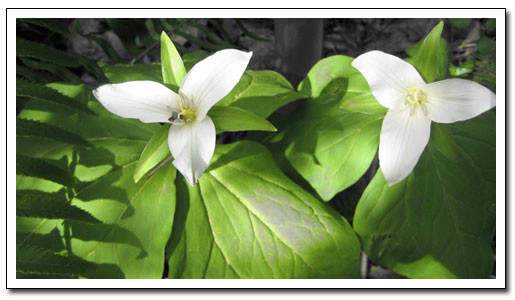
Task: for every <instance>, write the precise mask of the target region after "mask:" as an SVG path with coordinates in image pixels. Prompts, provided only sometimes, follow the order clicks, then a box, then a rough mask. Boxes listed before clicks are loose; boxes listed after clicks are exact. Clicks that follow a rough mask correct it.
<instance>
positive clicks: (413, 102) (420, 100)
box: [404, 89, 429, 116]
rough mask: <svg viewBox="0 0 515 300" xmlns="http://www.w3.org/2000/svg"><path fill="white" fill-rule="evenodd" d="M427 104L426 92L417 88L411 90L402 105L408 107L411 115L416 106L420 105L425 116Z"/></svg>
mask: <svg viewBox="0 0 515 300" xmlns="http://www.w3.org/2000/svg"><path fill="white" fill-rule="evenodd" d="M427 104H429V101H428V100H427V97H426V93H424V91H422V90H417V89H413V90H411V91H410V92H409V93H408V95H407V96H406V99H405V102H404V105H406V106H408V107H409V109H410V116H412V115H413V112H414V111H415V110H416V109H417V107H420V109H421V110H422V112H423V113H424V115H425V116H427Z"/></svg>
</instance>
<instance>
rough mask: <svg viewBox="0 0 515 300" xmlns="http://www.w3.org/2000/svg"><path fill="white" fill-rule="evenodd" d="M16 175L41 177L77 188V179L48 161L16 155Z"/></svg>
mask: <svg viewBox="0 0 515 300" xmlns="http://www.w3.org/2000/svg"><path fill="white" fill-rule="evenodd" d="M16 174H18V175H23V176H31V177H39V178H43V179H46V180H50V181H52V182H55V183H59V184H62V185H64V186H69V187H72V186H75V185H76V184H77V179H76V178H75V177H74V176H73V175H72V174H70V173H69V172H68V171H67V170H63V169H61V168H59V167H57V166H56V165H55V164H53V163H51V162H50V161H48V160H44V159H40V158H33V157H29V156H25V155H21V154H16Z"/></svg>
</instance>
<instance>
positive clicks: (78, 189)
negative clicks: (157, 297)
mask: <svg viewBox="0 0 515 300" xmlns="http://www.w3.org/2000/svg"><path fill="white" fill-rule="evenodd" d="M52 87H53V88H55V89H57V90H58V91H59V92H61V93H63V94H66V95H67V96H69V97H72V98H74V100H76V101H79V102H82V103H83V104H86V103H90V107H91V108H92V109H93V110H94V111H95V112H96V113H97V114H98V115H97V116H94V115H91V114H85V113H82V112H79V111H75V110H72V109H69V108H67V107H65V106H60V105H56V104H53V103H50V102H30V103H28V104H27V106H26V107H25V109H24V111H23V112H22V113H21V114H20V118H24V119H33V120H37V121H39V122H45V123H48V124H49V125H51V126H56V127H57V126H58V127H63V128H67V129H68V130H69V131H70V132H73V133H74V134H77V135H81V136H83V137H84V138H85V139H86V140H87V141H88V142H89V143H91V144H92V145H93V147H90V148H83V147H80V148H76V147H75V146H72V145H69V144H68V143H62V142H60V141H55V140H50V139H45V140H41V141H40V142H39V144H38V147H29V145H31V144H32V143H33V142H34V138H33V137H24V136H18V137H17V149H18V152H21V154H23V155H25V156H29V155H30V156H32V157H38V158H37V159H38V160H42V159H43V157H44V158H45V159H46V160H48V159H52V160H59V161H61V160H63V159H64V160H66V161H68V162H70V163H69V164H70V169H72V170H74V173H73V174H74V175H75V176H76V177H77V178H78V179H79V180H80V183H79V184H78V185H77V186H75V188H74V189H73V190H68V191H67V194H70V193H71V197H70V199H71V202H69V204H68V205H65V204H63V203H62V201H59V199H57V198H56V197H53V196H52V195H54V193H56V192H57V191H58V190H59V189H60V187H59V186H56V185H55V184H52V183H51V182H48V181H46V180H41V179H37V178H32V177H25V176H19V177H18V179H17V189H19V190H24V189H31V190H37V191H38V192H34V193H37V195H39V196H41V197H40V198H43V199H47V200H43V201H46V202H48V205H49V206H50V205H53V206H52V207H59V208H60V209H61V210H62V209H73V210H74V211H75V214H78V209H80V210H81V211H83V212H84V213H85V214H89V215H91V216H92V218H94V219H96V220H99V221H100V222H96V223H91V222H84V220H80V221H77V220H76V219H77V218H74V217H73V215H69V216H67V217H66V218H62V219H57V220H50V219H46V218H45V219H40V218H36V216H40V217H42V215H41V214H43V213H46V214H48V213H49V212H44V211H43V207H40V209H39V210H41V211H40V212H39V214H40V215H37V214H35V213H34V212H32V214H31V217H29V218H27V217H25V216H27V214H28V213H26V212H23V210H22V211H20V213H19V214H20V217H19V218H18V224H17V230H18V231H19V232H20V234H24V233H27V232H29V233H31V235H34V234H36V235H39V236H44V235H47V234H48V233H49V232H52V231H53V230H54V229H55V228H56V227H62V228H63V229H62V230H63V231H64V233H63V234H64V239H65V242H66V245H67V247H69V248H70V249H71V251H72V252H71V253H69V255H68V257H70V258H71V257H77V258H80V259H81V261H82V260H87V261H88V264H91V265H94V266H96V267H95V270H96V271H95V273H92V274H89V273H88V274H83V276H84V277H88V278H97V277H101V278H111V277H116V278H123V277H126V278H161V276H162V272H163V268H164V265H163V261H164V247H165V245H166V242H167V241H168V238H169V236H170V231H171V227H172V222H173V215H174V207H175V188H174V186H173V185H170V183H171V182H173V181H174V178H175V169H174V168H173V167H172V166H171V165H167V166H166V167H163V168H162V169H160V170H159V171H158V172H156V173H155V174H154V175H153V176H152V177H150V178H148V179H146V180H140V181H139V182H138V183H137V184H135V183H134V179H133V173H134V169H135V166H136V163H137V161H138V158H139V156H140V153H141V151H142V149H143V147H144V145H145V143H146V141H147V140H148V139H149V138H150V136H151V135H152V133H153V132H155V130H156V129H158V128H159V127H160V126H159V125H155V126H154V125H152V124H142V123H141V122H138V121H136V120H127V119H121V118H118V117H116V116H113V115H112V114H111V113H109V112H107V111H105V110H104V109H103V108H102V107H101V105H100V104H99V103H98V102H96V101H95V100H93V99H92V96H91V88H89V87H86V86H84V85H63V84H60V85H52ZM21 154H20V155H21ZM32 159H33V160H34V159H36V158H32ZM46 170H47V172H49V171H51V169H49V168H46ZM40 178H41V176H40ZM42 178H44V177H42ZM45 193H47V194H45ZM48 193H51V194H48ZM45 197H46V198H45ZM35 199H36V198H34V200H33V201H36V200H35ZM51 201H54V202H55V203H53V202H51ZM46 202H45V203H46ZM40 204H41V205H42V204H44V203H43V202H41V203H40ZM41 205H39V206H41ZM65 207H68V208H65ZM35 209H38V208H37V207H36V208H35ZM57 214H58V213H57V212H55V215H54V217H60V215H57ZM47 217H48V215H47ZM67 230H68V231H69V232H71V234H68V237H67V233H66V232H67ZM149 233H151V234H149ZM37 242H38V241H37V240H33V239H32V240H31V243H29V244H35V243H36V244H37ZM42 246H43V245H39V247H42ZM105 264H109V265H113V266H116V268H117V269H118V270H119V272H118V273H116V274H115V273H113V272H112V270H110V269H109V268H107V267H105ZM43 265H44V264H43ZM78 266H80V264H78ZM68 267H69V272H70V273H73V272H72V271H73V270H75V267H76V266H75V265H70V266H68ZM42 277H43V275H42Z"/></svg>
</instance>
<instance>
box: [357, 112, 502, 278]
mask: <svg viewBox="0 0 515 300" xmlns="http://www.w3.org/2000/svg"><path fill="white" fill-rule="evenodd" d="M494 119H495V114H493V113H491V112H489V113H485V114H484V115H483V116H481V117H478V118H476V119H473V120H469V121H465V122H462V123H456V124H453V125H450V128H451V131H452V138H453V139H454V141H455V144H456V145H457V148H458V153H459V158H456V157H449V155H448V153H445V152H441V151H440V149H439V148H438V147H437V146H436V145H435V142H434V141H433V140H432V139H431V141H430V143H429V145H428V147H427V148H426V150H425V151H424V153H423V154H422V157H421V158H420V160H419V162H418V164H417V166H416V168H415V170H414V171H413V173H412V174H411V175H410V176H409V177H408V178H407V179H405V180H404V181H402V182H401V183H399V184H397V185H394V186H392V187H388V184H387V183H386V181H385V179H384V176H383V175H382V174H381V172H378V173H377V174H376V176H375V177H374V179H373V180H372V182H371V183H370V184H369V186H368V187H367V189H366V190H365V193H364V194H363V196H362V198H361V199H360V201H359V203H358V206H357V208H356V214H355V216H354V228H355V230H356V231H357V232H358V234H359V235H360V237H361V240H362V245H363V247H364V249H365V251H366V252H367V254H368V255H369V257H370V258H371V259H372V260H373V261H375V262H377V263H379V264H381V265H384V266H387V267H389V268H392V269H393V270H394V271H395V272H397V273H400V274H403V275H406V276H408V277H410V278H488V277H489V276H490V274H491V271H492V266H493V256H492V251H491V248H490V242H491V241H492V236H493V233H494V229H495V122H494Z"/></svg>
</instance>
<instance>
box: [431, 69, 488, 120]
mask: <svg viewBox="0 0 515 300" xmlns="http://www.w3.org/2000/svg"><path fill="white" fill-rule="evenodd" d="M424 91H425V92H426V95H427V98H428V100H429V116H428V117H429V118H430V119H431V120H433V121H435V122H439V123H452V122H456V121H463V120H468V119H471V118H473V117H475V116H477V115H479V114H482V113H484V112H485V111H487V110H489V109H490V108H492V107H494V106H495V94H494V93H492V92H491V91H490V90H489V89H487V88H486V87H484V86H482V85H480V84H479V83H476V82H474V81H470V80H464V79H447V80H442V81H437V82H433V83H430V84H428V85H426V86H425V87H424Z"/></svg>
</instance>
